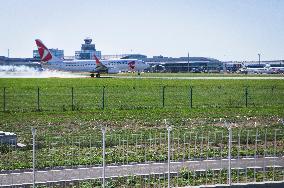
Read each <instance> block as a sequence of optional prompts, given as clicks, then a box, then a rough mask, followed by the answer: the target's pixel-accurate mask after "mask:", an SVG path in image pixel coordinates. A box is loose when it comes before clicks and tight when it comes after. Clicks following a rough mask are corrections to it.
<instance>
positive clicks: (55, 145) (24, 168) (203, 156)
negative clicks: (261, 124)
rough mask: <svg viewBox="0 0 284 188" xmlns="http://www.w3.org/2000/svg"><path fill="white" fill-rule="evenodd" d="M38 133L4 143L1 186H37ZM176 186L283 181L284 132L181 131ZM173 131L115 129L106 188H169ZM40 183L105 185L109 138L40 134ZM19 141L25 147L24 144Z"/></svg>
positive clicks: (174, 155)
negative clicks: (229, 164) (34, 178)
mask: <svg viewBox="0 0 284 188" xmlns="http://www.w3.org/2000/svg"><path fill="white" fill-rule="evenodd" d="M31 138H32V135H31V133H29V134H28V133H27V134H21V135H17V141H15V140H14V139H12V138H11V139H10V140H8V141H7V140H3V139H1V144H0V148H1V155H0V159H1V160H0V169H1V173H0V179H1V181H0V185H13V184H23V183H30V181H31V178H30V175H31V169H32V161H33V160H32V139H31ZM170 138H171V140H170V148H171V149H170V185H171V186H172V187H175V186H176V187H180V186H193V185H214V184H228V175H229V174H228V173H229V171H228V159H229V156H228V155H229V153H228V151H229V150H228V146H229V142H231V146H232V147H231V157H230V158H231V164H232V166H231V177H232V178H231V183H232V184H236V183H249V182H267V181H284V171H283V166H284V131H283V129H281V128H279V129H274V128H265V129H264V128H262V129H258V128H251V129H240V128H233V129H232V140H231V141H230V140H229V137H228V130H227V129H222V130H217V131H212V130H206V129H202V128H200V129H188V128H186V127H184V128H183V127H179V128H174V129H172V130H171V132H170ZM167 139H168V132H167V130H166V129H164V128H160V129H154V128H153V129H147V130H144V129H143V130H138V131H135V132H133V131H132V130H123V131H114V130H107V132H106V137H105V140H106V141H105V145H106V153H105V156H106V158H105V163H106V166H107V167H106V186H107V187H113V186H114V187H124V186H126V187H127V186H128V187H132V186H135V187H166V186H167V185H168V184H167V182H168V176H167V174H168V171H167V161H168V148H169V145H168V142H167ZM35 141H36V142H35V146H36V159H35V161H36V164H35V169H36V175H35V177H36V182H38V183H37V184H38V185H40V182H41V183H42V184H44V186H56V185H58V186H61V185H62V186H63V185H64V186H66V187H71V186H77V185H79V186H83V185H84V186H87V187H88V186H89V187H96V186H98V187H100V186H102V182H103V181H102V173H101V171H102V163H103V161H102V159H103V157H102V151H103V149H102V146H103V144H102V134H101V132H100V131H98V132H97V134H89V135H73V136H64V135H60V136H52V135H45V133H41V132H40V131H37V135H36V139H35ZM16 143H22V144H25V146H22V147H19V145H17V144H16Z"/></svg>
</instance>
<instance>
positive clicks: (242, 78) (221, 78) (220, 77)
mask: <svg viewBox="0 0 284 188" xmlns="http://www.w3.org/2000/svg"><path fill="white" fill-rule="evenodd" d="M109 77H111V78H121V79H165V80H284V76H279V77H278V76H277V77H274V76H271V77H270V76H189V77H178V76H177V77H167V76H165V77H163V76H158V77H155V76H145V77H143V76H141V77H139V76H135V77H134V76H109Z"/></svg>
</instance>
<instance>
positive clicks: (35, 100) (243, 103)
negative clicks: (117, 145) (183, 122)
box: [0, 86, 284, 111]
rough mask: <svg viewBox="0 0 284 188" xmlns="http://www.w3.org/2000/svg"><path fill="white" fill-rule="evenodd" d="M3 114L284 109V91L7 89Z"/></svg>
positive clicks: (273, 88)
mask: <svg viewBox="0 0 284 188" xmlns="http://www.w3.org/2000/svg"><path fill="white" fill-rule="evenodd" d="M0 98H1V99H2V100H0V105H1V106H2V111H71V110H90V109H102V108H109V109H139V108H143V109H145V108H192V107H194V108H208V107H211V108H214V107H215V108H216V107H218V108H219V107H224V108H227V107H232V108H235V107H265V106H273V107H283V105H284V88H281V87H276V86H271V87H225V86H212V87H207V86H193V87H192V86H186V87H185V86H147V87H141V86H133V87H129V86H107V87H105V86H102V87H99V86H95V87H48V88H43V87H17V88H14V87H6V88H2V92H0Z"/></svg>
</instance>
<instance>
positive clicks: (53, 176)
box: [0, 157, 284, 186]
mask: <svg viewBox="0 0 284 188" xmlns="http://www.w3.org/2000/svg"><path fill="white" fill-rule="evenodd" d="M228 165H229V161H228V160H227V159H223V160H204V161H185V162H171V164H170V172H171V173H177V172H178V171H179V170H180V169H181V168H183V167H187V168H189V169H190V170H192V171H203V172H204V171H206V170H209V169H211V170H216V171H218V170H220V169H227V168H228ZM264 167H265V168H271V167H272V168H273V167H274V168H282V169H283V167H284V157H267V158H255V159H254V158H247V159H245V158H242V159H232V160H231V168H232V169H238V168H239V169H243V170H244V169H246V168H247V169H249V168H250V169H260V170H263V169H264ZM167 171H168V170H167V163H150V164H132V165H121V166H107V167H106V169H105V172H106V178H113V177H121V176H131V175H150V174H165V173H166V172H167ZM101 177H102V167H85V168H72V169H71V168H69V169H68V168H66V169H62V168H61V169H53V170H46V171H41V170H37V171H36V174H35V178H36V182H37V183H48V182H62V181H72V180H73V181H74V180H76V181H77V180H84V179H97V178H101ZM32 179H33V173H32V172H31V170H29V171H21V172H13V173H2V174H1V173H0V186H13V185H24V184H26V185H30V184H32Z"/></svg>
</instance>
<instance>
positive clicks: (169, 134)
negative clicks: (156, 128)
mask: <svg viewBox="0 0 284 188" xmlns="http://www.w3.org/2000/svg"><path fill="white" fill-rule="evenodd" d="M165 124H166V126H167V130H168V188H170V187H171V185H170V184H171V183H170V182H171V181H170V180H171V169H170V164H171V129H172V128H171V127H170V126H168V125H167V120H166V119H165Z"/></svg>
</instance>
